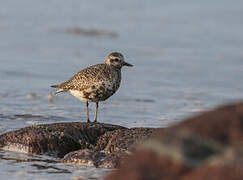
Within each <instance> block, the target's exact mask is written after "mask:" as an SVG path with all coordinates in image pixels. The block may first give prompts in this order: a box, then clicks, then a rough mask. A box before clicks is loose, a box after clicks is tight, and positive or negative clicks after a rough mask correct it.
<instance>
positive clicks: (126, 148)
mask: <svg viewBox="0 0 243 180" xmlns="http://www.w3.org/2000/svg"><path fill="white" fill-rule="evenodd" d="M158 130H161V129H160V128H158V129H156V128H132V129H117V130H114V131H110V132H108V131H107V132H106V133H104V134H103V135H102V136H100V137H99V138H98V140H97V143H96V146H95V147H94V149H93V150H91V149H89V150H88V149H83V150H78V151H75V152H71V153H69V154H67V155H66V156H65V157H64V158H63V159H62V162H64V163H76V164H82V165H85V164H87V165H92V166H96V167H103V168H117V167H119V166H120V165H121V164H122V162H123V159H124V157H126V156H128V155H129V154H130V153H131V152H132V151H134V150H135V145H137V144H138V143H142V142H144V141H145V140H147V139H149V138H151V137H152V136H155V134H156V132H157V131H158Z"/></svg>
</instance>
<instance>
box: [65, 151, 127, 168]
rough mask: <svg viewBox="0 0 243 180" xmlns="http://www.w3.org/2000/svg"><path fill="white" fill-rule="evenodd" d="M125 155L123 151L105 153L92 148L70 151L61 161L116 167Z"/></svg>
mask: <svg viewBox="0 0 243 180" xmlns="http://www.w3.org/2000/svg"><path fill="white" fill-rule="evenodd" d="M125 156H126V153H124V152H120V151H119V152H113V153H105V152H102V151H96V150H92V149H81V150H78V151H74V152H70V153H68V154H67V155H65V156H64V158H63V159H62V160H61V162H62V163H68V164H79V165H85V166H95V167H100V168H117V167H119V166H120V164H121V163H122V159H123V158H124V157H125Z"/></svg>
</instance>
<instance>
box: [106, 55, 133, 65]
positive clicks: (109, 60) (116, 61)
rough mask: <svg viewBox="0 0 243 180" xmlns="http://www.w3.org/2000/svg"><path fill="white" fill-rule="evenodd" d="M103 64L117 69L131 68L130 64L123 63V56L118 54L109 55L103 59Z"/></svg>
mask: <svg viewBox="0 0 243 180" xmlns="http://www.w3.org/2000/svg"><path fill="white" fill-rule="evenodd" d="M105 64H107V65H110V66H114V67H118V68H122V66H130V67H132V66H133V65H132V64H129V63H127V62H125V60H124V57H123V55H122V54H121V53H118V52H113V53H110V54H109V55H108V56H107V57H106V58H105Z"/></svg>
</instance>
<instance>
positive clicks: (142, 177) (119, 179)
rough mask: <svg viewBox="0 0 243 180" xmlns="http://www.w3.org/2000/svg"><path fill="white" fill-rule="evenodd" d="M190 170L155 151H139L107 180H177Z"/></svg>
mask: <svg viewBox="0 0 243 180" xmlns="http://www.w3.org/2000/svg"><path fill="white" fill-rule="evenodd" d="M189 170H190V168H189V167H187V166H186V165H185V164H184V163H183V162H180V161H178V160H177V159H172V158H170V157H167V156H160V155H159V154H157V153H156V152H153V151H144V150H139V151H137V152H136V153H135V154H134V155H133V156H132V157H130V158H128V159H127V161H126V163H125V164H124V165H123V166H122V167H121V168H120V169H119V170H118V171H116V172H114V173H111V174H110V175H109V176H108V177H107V178H106V180H114V179H116V180H123V179H126V180H157V179H158V180H159V179H168V180H170V179H177V177H179V176H182V175H184V174H185V173H187V172H188V171H189Z"/></svg>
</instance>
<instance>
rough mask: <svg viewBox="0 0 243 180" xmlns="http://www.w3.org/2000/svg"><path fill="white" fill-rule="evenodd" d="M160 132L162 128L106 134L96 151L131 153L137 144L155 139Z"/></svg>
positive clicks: (121, 130) (132, 129)
mask: <svg viewBox="0 0 243 180" xmlns="http://www.w3.org/2000/svg"><path fill="white" fill-rule="evenodd" d="M160 131H162V128H131V129H118V130H115V131H112V132H106V133H105V134H103V135H102V136H100V137H99V139H98V141H97V145H96V149H97V150H100V151H101V150H104V151H105V152H114V151H125V152H131V151H133V150H134V149H135V146H136V145H137V144H139V143H142V142H144V141H146V140H148V139H149V138H152V137H155V136H156V135H157V133H158V132H160Z"/></svg>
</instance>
